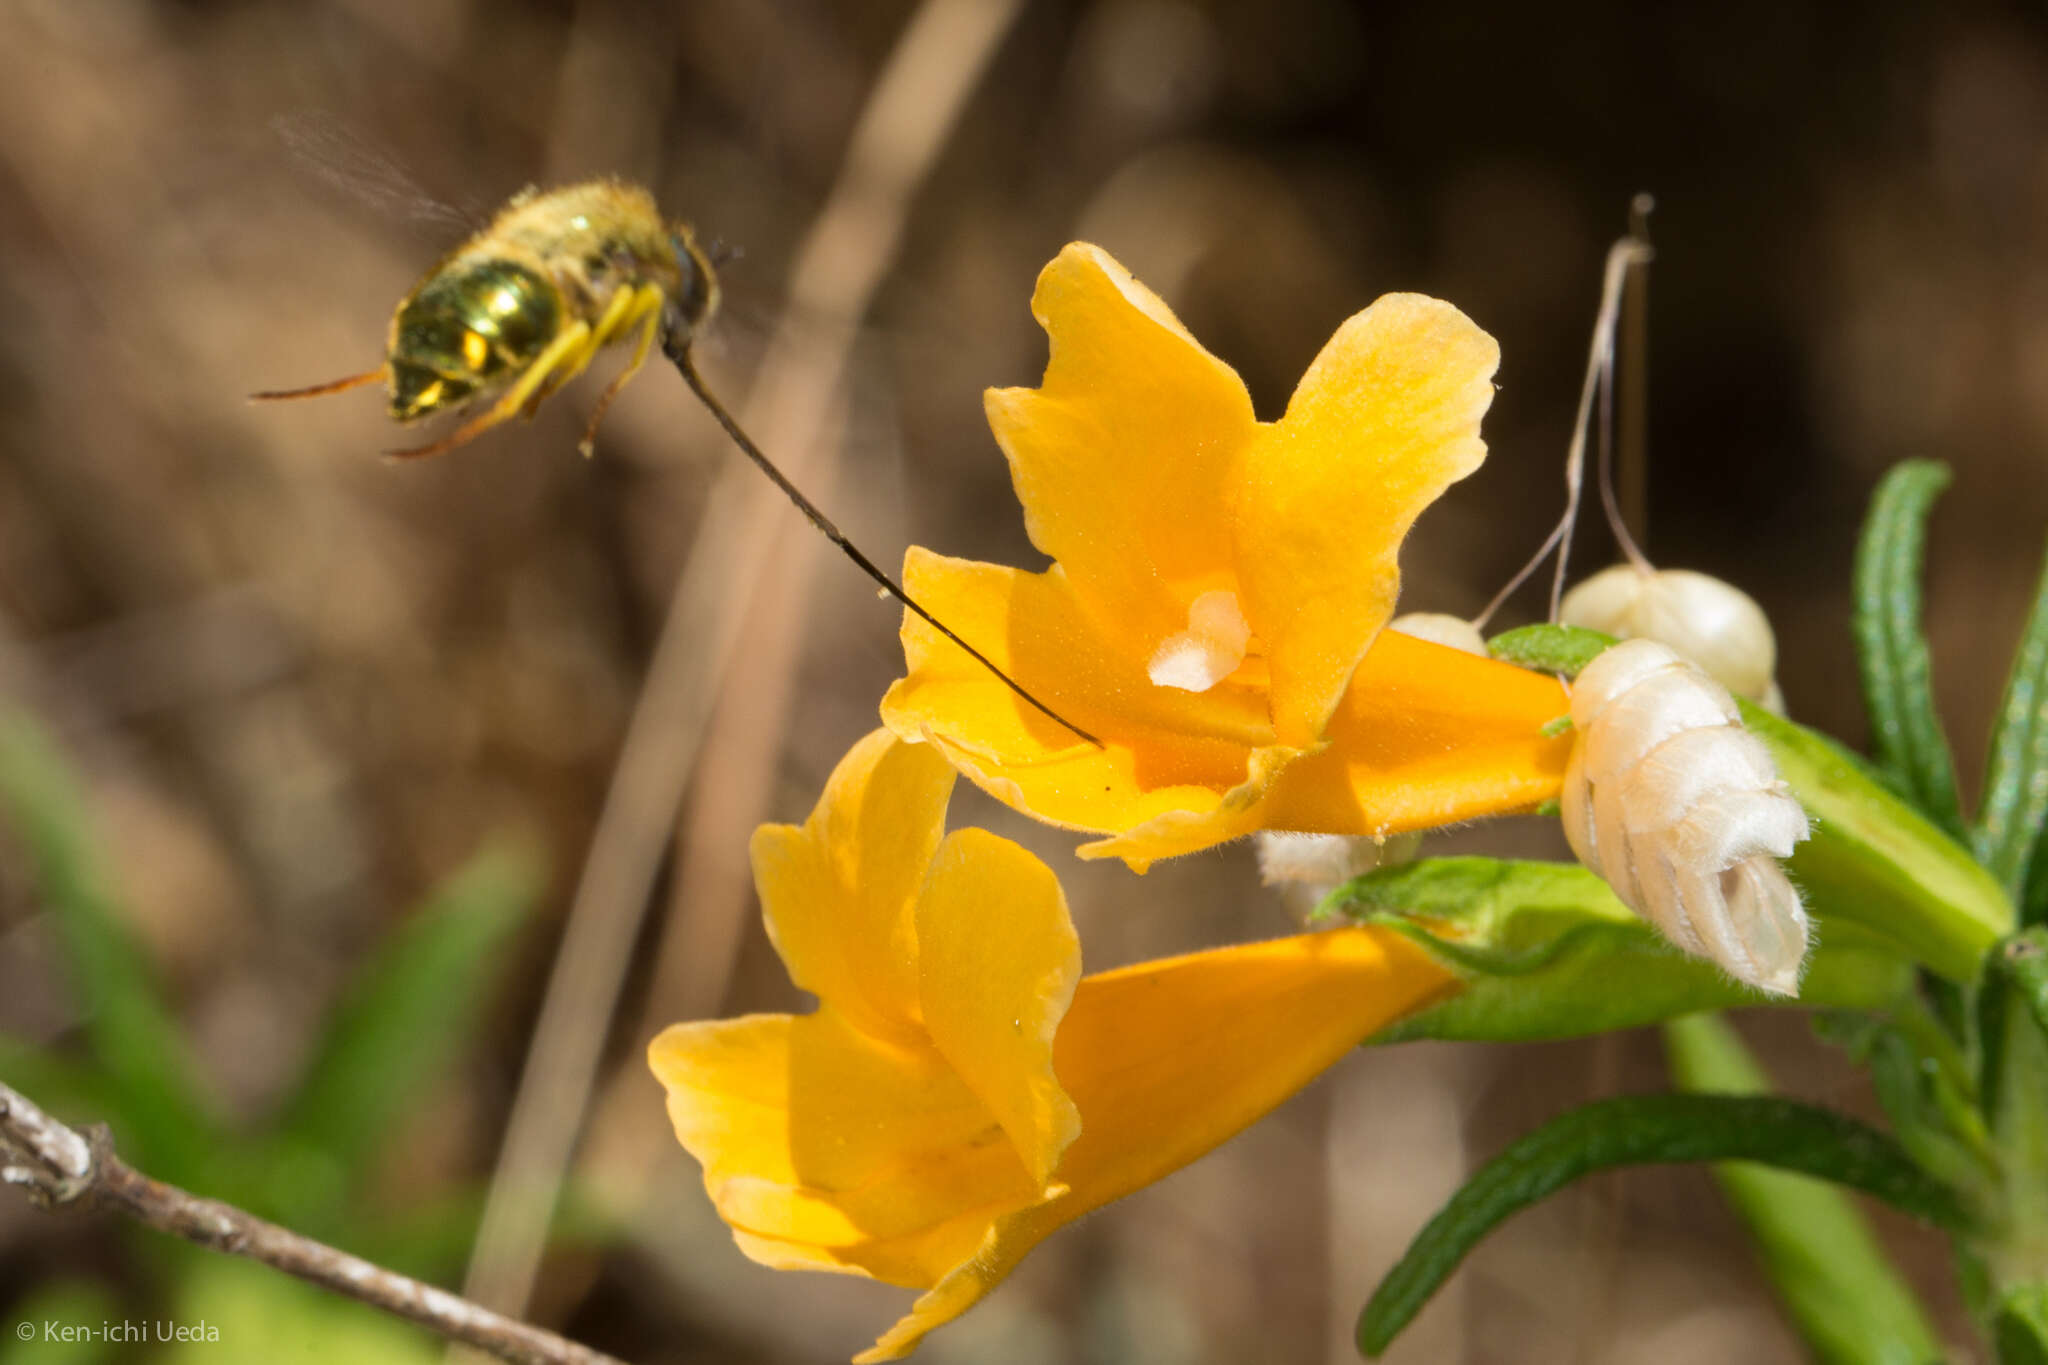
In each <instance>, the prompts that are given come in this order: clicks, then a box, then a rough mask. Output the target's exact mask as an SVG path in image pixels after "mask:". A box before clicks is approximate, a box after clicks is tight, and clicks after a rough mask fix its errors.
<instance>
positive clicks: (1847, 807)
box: [1737, 702, 2015, 982]
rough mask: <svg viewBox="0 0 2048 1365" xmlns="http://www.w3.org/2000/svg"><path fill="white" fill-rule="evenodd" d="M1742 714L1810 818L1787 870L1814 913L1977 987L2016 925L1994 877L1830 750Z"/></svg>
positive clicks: (1800, 730) (1746, 710)
mask: <svg viewBox="0 0 2048 1365" xmlns="http://www.w3.org/2000/svg"><path fill="white" fill-rule="evenodd" d="M1737 704H1738V705H1739V706H1741V708H1742V723H1743V725H1744V726H1746V727H1747V728H1748V729H1749V730H1750V732H1751V733H1752V734H1754V735H1756V736H1757V738H1759V739H1761V740H1762V741H1763V742H1764V743H1765V744H1766V745H1768V746H1769V748H1770V750H1771V757H1772V758H1774V759H1775V760H1776V761H1777V764H1778V774H1779V776H1781V777H1783V778H1784V779H1785V782H1786V783H1787V785H1789V786H1790V787H1791V788H1792V792H1793V794H1794V795H1795V796H1797V797H1798V798H1799V803H1800V804H1801V805H1803V806H1805V807H1806V810H1807V813H1808V814H1810V815H1811V816H1813V832H1812V834H1811V836H1810V837H1808V838H1807V840H1806V841H1805V842H1804V843H1802V844H1800V845H1799V846H1798V847H1797V848H1795V849H1794V850H1793V851H1792V856H1791V858H1789V859H1787V860H1786V867H1787V869H1788V870H1789V871H1790V872H1791V873H1792V878H1793V880H1794V881H1796V882H1798V883H1799V885H1800V887H1801V889H1802V890H1803V891H1805V893H1806V900H1807V905H1808V908H1809V909H1811V910H1814V911H1816V912H1818V913H1820V914H1823V915H1827V916H1829V917H1830V918H1833V919H1836V920H1838V921H1839V920H1851V921H1855V922H1856V923H1859V924H1861V925H1863V926H1864V927H1866V928H1869V929H1871V930H1874V931H1875V932H1877V933H1880V934H1883V935H1885V936H1886V937H1888V938H1890V939H1892V940H1894V941H1895V942H1897V943H1898V944H1899V945H1900V946H1901V947H1902V948H1904V949H1905V950H1906V951H1907V952H1908V953H1909V954H1911V955H1912V957H1913V958H1914V959H1915V960H1916V961H1918V962H1920V963H1921V964H1923V965H1924V966H1926V967H1927V968H1929V969H1930V970H1932V971H1935V972H1938V973H1940V974H1941V975H1942V976H1945V977H1947V978H1948V979H1950V980H1951V981H1958V982H1969V981H1972V980H1974V979H1975V978H1976V975H1977V971H1978V968H1979V966H1980V964H1981V963H1982V961H1983V957H1984V954H1985V953H1986V952H1988V951H1990V949H1991V946H1992V945H1993V944H1994V943H1996V942H1997V941H1998V940H1999V939H2000V938H2001V937H2003V936H2004V935H2005V934H2007V933H2009V932H2011V930H2012V926H2013V920H2014V918H2015V916H2014V912H2013V907H2012V902H2011V901H2009V900H2007V899H2006V896H2005V892H2004V891H2003V890H2002V889H2001V888H2000V887H1999V885H1998V883H1997V881H1996V880H1994V879H1993V878H1992V876H1991V874H1990V873H1988V872H1986V871H1985V870H1984V869H1983V867H1982V866H1980V865H1979V864H1978V862H1977V860H1976V859H1975V858H1973V857H1971V856H1970V854H1969V852H1968V851H1967V850H1966V849H1965V848H1964V847H1963V846H1962V845H1961V844H1958V843H1957V842H1956V841H1955V840H1953V839H1951V838H1949V837H1948V836H1947V835H1945V834H1943V833H1942V832H1941V830H1939V829H1938V828H1936V827H1935V825H1934V824H1933V823H1932V822H1930V821H1929V820H1927V819H1926V818H1925V817H1924V816H1922V815H1921V814H1920V813H1919V812H1917V811H1915V810H1914V809H1913V808H1912V807H1910V806H1908V805H1907V804H1906V803H1905V802H1904V801H1901V800H1900V799H1899V798H1898V797H1897V796H1894V795H1893V794H1892V793H1891V792H1889V791H1887V790H1886V789H1885V788H1884V787H1883V786H1882V785H1880V784H1879V783H1878V782H1877V781H1875V780H1874V779H1873V778H1872V777H1871V776H1870V775H1869V774H1868V771H1867V770H1866V769H1865V767H1864V765H1863V764H1862V763H1861V762H1860V761H1858V760H1857V759H1856V758H1855V756H1854V755H1852V754H1850V753H1849V752H1848V751H1847V750H1845V749H1843V748H1842V747H1841V746H1840V745H1838V744H1836V743H1835V742H1834V741H1833V740H1831V739H1829V738H1828V737H1827V736H1825V735H1822V734H1818V733H1816V732H1815V731H1812V730H1809V729H1807V728H1806V727H1805V726H1803V725H1796V724H1794V723H1793V722H1791V721H1789V720H1786V719H1785V718H1784V717H1783V716H1778V715H1773V714H1772V713H1770V712H1769V711H1766V710H1764V709H1763V708H1762V707H1759V706H1752V705H1750V704H1749V703H1747V702H1738V703H1737Z"/></svg>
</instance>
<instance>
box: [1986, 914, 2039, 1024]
mask: <svg viewBox="0 0 2048 1365" xmlns="http://www.w3.org/2000/svg"><path fill="white" fill-rule="evenodd" d="M1992 964H1993V967H1994V968H1995V970H1996V971H1997V973H1998V974H1999V975H2000V976H2002V977H2004V978H2005V980H2006V982H2007V983H2008V984H2009V986H2010V987H2011V989H2012V991H2013V993H2014V994H2015V995H2016V996H2018V997H2019V1000H2020V1003H2021V1005H2022V1007H2023V1008H2025V1009H2026V1011H2027V1012H2028V1013H2029V1014H2030V1015H2032V1016H2033V1020H2034V1027H2035V1028H2037V1029H2039V1030H2041V1032H2042V1034H2043V1035H2048V925H2038V924H2037V925H2035V926H2033V927H2032V928H2030V929H2023V930H2021V931H2020V932H2019V933H2017V934H2014V935H2013V936H2012V937H2011V938H2009V939H2007V940H2006V941H2005V942H2004V943H2001V944H1999V945H1998V954H1997V956H1996V957H1995V958H1993V959H1992Z"/></svg>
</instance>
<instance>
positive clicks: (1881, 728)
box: [1854, 460, 1965, 839]
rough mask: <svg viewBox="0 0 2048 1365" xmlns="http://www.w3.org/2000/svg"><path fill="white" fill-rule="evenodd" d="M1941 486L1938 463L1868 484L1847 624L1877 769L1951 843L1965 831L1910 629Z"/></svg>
mask: <svg viewBox="0 0 2048 1365" xmlns="http://www.w3.org/2000/svg"><path fill="white" fill-rule="evenodd" d="M1948 482H1949V471H1948V466H1946V465H1944V464H1941V463H1939V462H1937V461H1934V460H1906V461H1903V462H1901V463H1899V464H1897V465H1895V466H1893V467H1892V470H1891V472H1890V473H1888V474H1886V475H1885V477H1884V481H1883V482H1882V483H1880V484H1879V485H1878V486H1877V492H1876V493H1874V494H1873V495H1872V496H1871V499H1870V515H1869V516H1868V517H1867V518H1865V520H1864V523H1863V535H1862V538H1861V539H1860V540H1859V541H1858V542H1857V546H1856V572H1855V586H1854V592H1855V600H1856V610H1855V618H1854V627H1855V634H1856V658H1857V663H1858V665H1859V667H1860V668H1861V670H1862V674H1863V698H1864V704H1865V705H1866V706H1867V707H1868V708H1869V710H1870V734H1871V745H1872V747H1873V748H1874V749H1875V750H1876V752H1877V761H1878V766H1879V767H1880V768H1882V769H1883V770H1884V771H1885V772H1886V773H1887V774H1888V775H1889V776H1890V777H1892V778H1893V779H1894V780H1895V781H1896V783H1897V785H1898V787H1899V789H1900V790H1901V791H1903V792H1905V793H1907V794H1908V795H1909V797H1910V798H1911V799H1912V801H1913V802H1914V804H1915V805H1917V806H1918V807H1919V809H1920V810H1921V812H1922V813H1923V814H1925V815H1926V816H1927V817H1928V818H1929V819H1931V820H1932V821H1933V822H1934V823H1935V824H1936V825H1937V826H1938V827H1940V828H1941V829H1942V830H1943V831H1945V832H1946V833H1948V834H1949V835H1951V836H1953V837H1955V838H1958V839H1960V838H1963V837H1965V833H1964V829H1963V815H1962V809H1961V805H1960V803H1959V802H1958V800H1957V798H1956V774H1955V761H1954V759H1953V758H1951V757H1950V755H1949V748H1948V739H1947V737H1946V736H1944V735H1943V733H1942V729H1941V718H1940V717H1939V716H1938V715H1937V714H1936V713H1935V709H1934V687H1933V682H1932V677H1931V675H1932V666H1931V664H1930V661H1929V653H1928V649H1927V637H1926V635H1925V634H1924V633H1923V632H1922V630H1921V627H1920V608H1921V588H1920V570H1921V564H1922V561H1923V559H1924V557H1925V549H1926V543H1927V517H1928V514H1929V513H1930V512H1931V511H1933V508H1934V500H1935V499H1936V498H1937V497H1939V496H1940V495H1941V490H1942V489H1944V488H1946V487H1948Z"/></svg>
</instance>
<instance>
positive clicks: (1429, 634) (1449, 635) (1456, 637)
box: [1387, 611, 1486, 659]
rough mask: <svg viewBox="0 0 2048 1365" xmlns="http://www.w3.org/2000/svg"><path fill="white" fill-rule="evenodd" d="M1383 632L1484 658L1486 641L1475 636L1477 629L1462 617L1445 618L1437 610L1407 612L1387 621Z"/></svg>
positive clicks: (1477, 634) (1479, 636)
mask: <svg viewBox="0 0 2048 1365" xmlns="http://www.w3.org/2000/svg"><path fill="white" fill-rule="evenodd" d="M1387 629H1388V630H1397V631H1399V632H1401V634H1403V635H1412V636H1414V637H1415V638H1416V639H1418V640H1428V641H1430V642H1432V643H1434V644H1439V645H1449V646H1450V647H1451V648H1452V649H1462V650H1464V651H1465V652H1466V653H1467V654H1477V655H1478V656H1479V657H1480V658H1482V659H1483V658H1485V657H1486V638H1485V637H1484V636H1482V635H1481V634H1480V633H1479V627H1477V626H1475V625H1473V624H1472V623H1471V622H1470V621H1467V620H1466V619H1465V618H1464V617H1462V616H1447V615H1445V614H1444V613H1443V612H1440V611H1411V612H1408V613H1406V614H1405V615H1402V616H1396V617H1395V618H1394V619H1393V620H1391V621H1389V622H1387Z"/></svg>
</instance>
